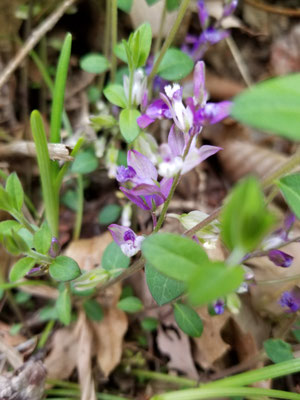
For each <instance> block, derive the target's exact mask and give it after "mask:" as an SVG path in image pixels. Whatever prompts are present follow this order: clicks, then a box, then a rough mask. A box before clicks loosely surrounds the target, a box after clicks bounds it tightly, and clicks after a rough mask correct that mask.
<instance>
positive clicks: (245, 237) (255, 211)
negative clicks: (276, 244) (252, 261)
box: [221, 177, 274, 255]
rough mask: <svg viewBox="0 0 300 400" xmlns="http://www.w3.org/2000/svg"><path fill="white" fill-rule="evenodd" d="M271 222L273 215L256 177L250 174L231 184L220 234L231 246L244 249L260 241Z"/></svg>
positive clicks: (240, 249)
mask: <svg viewBox="0 0 300 400" xmlns="http://www.w3.org/2000/svg"><path fill="white" fill-rule="evenodd" d="M273 223H274V217H273V215H272V214H270V213H269V211H268V210H267V209H266V207H265V204H264V196H263V193H262V191H261V189H260V186H259V183H258V181H257V180H256V179H255V178H253V177H249V178H246V179H244V180H242V181H241V182H239V183H238V184H237V185H236V186H235V187H234V188H233V190H232V192H231V193H230V195H229V197H228V199H227V201H226V203H225V206H224V208H223V211H222V214H221V237H222V239H223V240H224V242H225V244H226V246H227V247H228V248H229V249H230V250H233V249H234V248H235V249H238V250H239V251H240V252H241V253H247V252H249V251H252V250H253V249H254V248H255V247H256V246H257V245H258V244H259V243H260V241H261V240H262V239H263V237H264V236H265V235H266V234H267V233H268V232H269V230H270V228H271V227H272V225H273ZM241 255H243V254H241Z"/></svg>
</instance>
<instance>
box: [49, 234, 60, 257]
mask: <svg viewBox="0 0 300 400" xmlns="http://www.w3.org/2000/svg"><path fill="white" fill-rule="evenodd" d="M59 252H60V244H59V241H58V240H57V239H56V237H54V236H53V238H52V240H51V246H50V249H49V252H48V253H49V256H50V257H53V258H55V257H57V256H58V254H59Z"/></svg>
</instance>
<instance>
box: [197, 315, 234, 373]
mask: <svg viewBox="0 0 300 400" xmlns="http://www.w3.org/2000/svg"><path fill="white" fill-rule="evenodd" d="M198 314H199V315H200V317H201V319H202V321H203V325H204V329H203V333H202V335H201V337H199V338H193V342H194V344H195V361H197V362H198V364H199V365H200V366H201V367H202V368H204V369H212V370H217V369H218V368H217V366H216V362H217V361H219V360H220V359H221V357H223V356H224V355H225V354H226V353H227V351H228V350H229V349H230V345H229V344H228V343H225V342H224V340H223V338H222V336H221V332H222V329H223V328H224V327H225V325H226V324H227V322H228V320H229V318H230V313H229V312H227V311H225V312H224V314H222V315H217V316H214V317H212V316H210V315H209V314H208V312H207V308H206V307H203V308H201V309H199V310H198Z"/></svg>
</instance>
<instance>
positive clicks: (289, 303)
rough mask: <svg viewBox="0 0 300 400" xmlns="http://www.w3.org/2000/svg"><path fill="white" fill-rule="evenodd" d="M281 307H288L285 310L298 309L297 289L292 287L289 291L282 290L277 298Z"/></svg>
mask: <svg viewBox="0 0 300 400" xmlns="http://www.w3.org/2000/svg"><path fill="white" fill-rule="evenodd" d="M279 304H280V305H281V307H288V310H287V312H296V311H298V310H299V309H300V293H299V289H298V290H296V289H293V290H292V291H290V292H283V293H282V295H281V298H280V300H279Z"/></svg>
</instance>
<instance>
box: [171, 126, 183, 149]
mask: <svg viewBox="0 0 300 400" xmlns="http://www.w3.org/2000/svg"><path fill="white" fill-rule="evenodd" d="M168 145H169V147H170V149H171V152H172V155H173V157H176V156H182V155H183V151H184V147H185V140H184V135H183V134H182V132H179V131H178V130H177V129H176V128H175V127H174V125H172V127H171V129H170V132H169V135H168Z"/></svg>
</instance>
